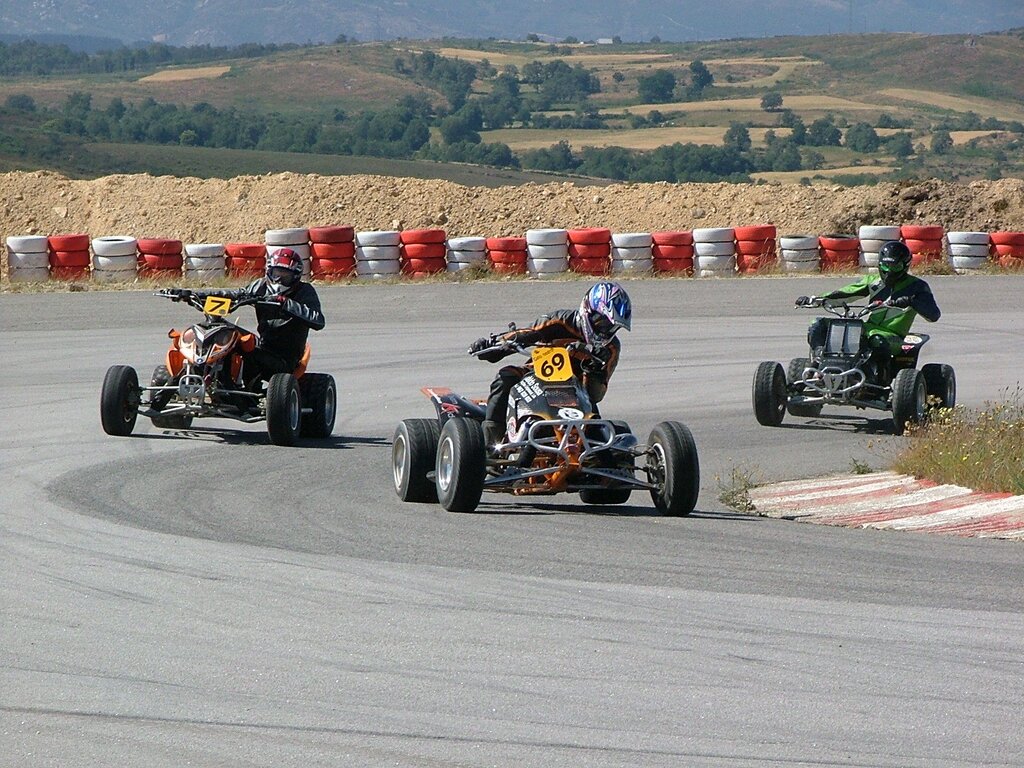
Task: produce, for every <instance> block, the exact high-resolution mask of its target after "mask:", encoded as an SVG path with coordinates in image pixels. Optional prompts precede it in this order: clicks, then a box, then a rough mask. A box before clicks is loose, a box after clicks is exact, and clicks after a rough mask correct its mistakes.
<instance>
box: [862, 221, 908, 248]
mask: <svg viewBox="0 0 1024 768" xmlns="http://www.w3.org/2000/svg"><path fill="white" fill-rule="evenodd" d="M857 237H859V238H860V239H861V240H862V241H863V240H881V241H882V242H883V243H887V242H889V241H890V240H899V239H900V228H899V227H898V226H892V225H884V226H872V225H870V224H864V225H863V226H861V227H860V229H858V230H857Z"/></svg>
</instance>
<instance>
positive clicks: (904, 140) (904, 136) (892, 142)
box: [885, 131, 914, 159]
mask: <svg viewBox="0 0 1024 768" xmlns="http://www.w3.org/2000/svg"><path fill="white" fill-rule="evenodd" d="M885 148H886V150H888V151H889V152H891V153H892V154H893V155H895V156H896V157H898V158H900V159H903V158H906V157H910V156H911V155H912V154H914V142H913V141H912V140H911V138H910V134H909V133H907V132H906V131H900V132H899V133H894V134H893V135H892V136H890V137H889V138H888V139H886V140H885Z"/></svg>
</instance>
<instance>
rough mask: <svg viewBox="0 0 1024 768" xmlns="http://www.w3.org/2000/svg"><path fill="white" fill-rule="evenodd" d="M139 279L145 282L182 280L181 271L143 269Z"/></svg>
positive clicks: (140, 270) (140, 271)
mask: <svg viewBox="0 0 1024 768" xmlns="http://www.w3.org/2000/svg"><path fill="white" fill-rule="evenodd" d="M139 277H141V278H142V279H143V280H180V279H181V270H180V269H151V268H149V267H142V268H141V269H139Z"/></svg>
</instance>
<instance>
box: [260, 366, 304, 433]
mask: <svg viewBox="0 0 1024 768" xmlns="http://www.w3.org/2000/svg"><path fill="white" fill-rule="evenodd" d="M301 428H302V399H301V395H300V394H299V382H298V381H297V380H296V379H295V377H294V376H292V375H291V374H290V373H275V374H274V375H273V376H271V377H270V381H269V382H268V383H267V434H268V435H270V442H272V443H273V444H274V445H295V441H296V440H297V439H298V437H299V430H300V429H301Z"/></svg>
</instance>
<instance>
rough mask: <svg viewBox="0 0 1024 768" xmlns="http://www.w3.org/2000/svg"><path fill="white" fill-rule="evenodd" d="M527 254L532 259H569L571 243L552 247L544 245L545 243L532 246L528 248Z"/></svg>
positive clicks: (557, 244)
mask: <svg viewBox="0 0 1024 768" xmlns="http://www.w3.org/2000/svg"><path fill="white" fill-rule="evenodd" d="M526 252H527V253H529V254H530V258H531V259H568V258H569V243H568V242H564V243H555V244H552V245H544V244H543V243H535V244H530V245H527V246H526Z"/></svg>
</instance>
